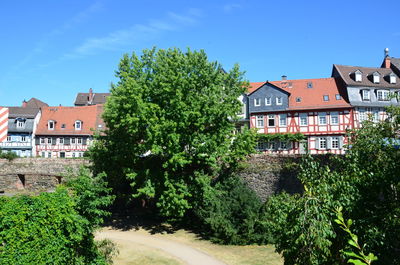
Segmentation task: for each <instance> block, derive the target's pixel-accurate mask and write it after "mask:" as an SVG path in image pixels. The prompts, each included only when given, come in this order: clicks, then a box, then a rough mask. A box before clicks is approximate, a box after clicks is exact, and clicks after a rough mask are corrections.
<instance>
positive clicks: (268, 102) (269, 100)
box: [265, 97, 272, 106]
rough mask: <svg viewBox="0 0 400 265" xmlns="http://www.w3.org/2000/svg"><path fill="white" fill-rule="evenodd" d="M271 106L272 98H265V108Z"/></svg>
mask: <svg viewBox="0 0 400 265" xmlns="http://www.w3.org/2000/svg"><path fill="white" fill-rule="evenodd" d="M271 104H272V98H271V97H266V98H265V106H271Z"/></svg>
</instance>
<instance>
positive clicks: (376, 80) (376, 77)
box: [372, 74, 380, 84]
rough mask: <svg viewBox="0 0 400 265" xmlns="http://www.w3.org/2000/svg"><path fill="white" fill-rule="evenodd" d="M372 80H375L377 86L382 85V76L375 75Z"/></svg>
mask: <svg viewBox="0 0 400 265" xmlns="http://www.w3.org/2000/svg"><path fill="white" fill-rule="evenodd" d="M372 79H373V81H374V83H375V84H379V83H380V76H379V75H377V74H374V75H373V77H372Z"/></svg>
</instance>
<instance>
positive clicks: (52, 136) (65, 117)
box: [35, 105, 104, 158]
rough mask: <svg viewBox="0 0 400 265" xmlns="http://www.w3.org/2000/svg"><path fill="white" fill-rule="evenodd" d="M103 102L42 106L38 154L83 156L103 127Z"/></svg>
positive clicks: (36, 141) (37, 137) (37, 135)
mask: <svg viewBox="0 0 400 265" xmlns="http://www.w3.org/2000/svg"><path fill="white" fill-rule="evenodd" d="M102 112H103V105H92V106H82V107H46V108H42V115H41V119H40V122H39V125H38V128H37V131H36V139H35V146H36V156H40V157H60V158H73V157H83V155H84V153H85V152H86V151H88V148H89V147H90V145H91V144H92V143H93V135H94V133H95V132H97V131H102V130H103V129H104V123H103V121H102V119H101V114H102Z"/></svg>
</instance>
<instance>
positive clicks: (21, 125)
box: [17, 120, 25, 129]
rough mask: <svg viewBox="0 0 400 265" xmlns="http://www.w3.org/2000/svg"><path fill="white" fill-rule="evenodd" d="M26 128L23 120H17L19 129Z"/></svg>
mask: <svg viewBox="0 0 400 265" xmlns="http://www.w3.org/2000/svg"><path fill="white" fill-rule="evenodd" d="M24 127H25V122H24V121H22V120H17V128H19V129H21V128H24Z"/></svg>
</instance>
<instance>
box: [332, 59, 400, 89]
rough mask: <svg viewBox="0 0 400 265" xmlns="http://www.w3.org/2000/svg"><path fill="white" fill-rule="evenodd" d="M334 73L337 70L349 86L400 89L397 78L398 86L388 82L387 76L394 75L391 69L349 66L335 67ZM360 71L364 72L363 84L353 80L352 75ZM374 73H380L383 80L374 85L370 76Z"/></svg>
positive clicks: (399, 80)
mask: <svg viewBox="0 0 400 265" xmlns="http://www.w3.org/2000/svg"><path fill="white" fill-rule="evenodd" d="M333 68H334V69H333V72H334V70H335V69H336V71H337V73H338V74H339V75H340V77H341V79H342V80H343V81H344V82H345V84H346V85H347V86H362V87H382V88H400V79H399V77H398V76H397V75H396V77H397V82H396V84H390V82H388V80H386V78H385V77H386V76H388V75H390V74H391V73H393V70H392V69H390V68H378V67H362V66H348V65H337V64H334V65H333ZM357 70H360V71H361V72H362V79H361V82H357V81H355V80H354V79H353V77H352V75H353V74H354V73H355V72H356V71H357ZM374 72H377V73H379V74H380V75H381V76H382V77H383V78H381V80H380V82H379V83H374V82H373V81H372V80H371V79H370V78H369V76H370V75H372V74H373V73H374Z"/></svg>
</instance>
